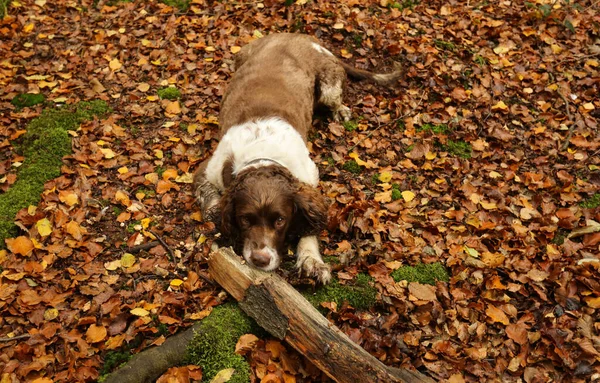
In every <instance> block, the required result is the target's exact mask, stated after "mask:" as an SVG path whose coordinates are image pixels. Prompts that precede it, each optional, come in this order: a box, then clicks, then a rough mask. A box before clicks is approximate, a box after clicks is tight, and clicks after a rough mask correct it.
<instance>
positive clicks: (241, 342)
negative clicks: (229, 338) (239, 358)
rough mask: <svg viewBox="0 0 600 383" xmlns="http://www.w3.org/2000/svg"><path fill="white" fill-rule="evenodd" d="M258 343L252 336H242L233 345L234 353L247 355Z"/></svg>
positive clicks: (254, 336)
mask: <svg viewBox="0 0 600 383" xmlns="http://www.w3.org/2000/svg"><path fill="white" fill-rule="evenodd" d="M256 342H258V338H257V337H256V335H254V334H244V335H242V336H241V337H240V339H238V341H237V343H236V345H235V353H236V354H240V355H245V354H247V353H248V352H249V351H250V350H252V349H253V348H254V345H255V344H256Z"/></svg>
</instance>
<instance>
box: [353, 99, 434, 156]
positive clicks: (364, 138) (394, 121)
mask: <svg viewBox="0 0 600 383" xmlns="http://www.w3.org/2000/svg"><path fill="white" fill-rule="evenodd" d="M425 93H426V92H425V91H423V93H422V94H421V99H420V100H419V102H418V103H417V105H416V106H415V107H414V108H412V109H411V110H409V111H408V112H406V113H404V114H403V115H402V116H400V117H398V118H396V119H394V120H392V121H390V122H388V123H387V124H382V123H381V122H380V121H379V118H378V119H377V123H378V125H377V127H376V128H375V129H373V130H371V131H370V132H369V133H368V134H367V135H366V136H364V137H363V138H361V139H360V140H359V141H358V142H357V143H356V145H354V146H353V147H351V148H350V149H348V153H352V151H353V150H354V149H356V148H357V147H358V145H360V144H362V143H363V142H365V140H367V139H368V138H370V137H371V136H372V135H373V133H375V132H376V131H378V130H379V129H380V128H381V127H382V126H390V125H392V124H395V123H397V122H398V121H400V120H402V119H403V118H404V117H406V116H408V115H409V114H411V113H412V112H414V111H415V110H416V109H417V108H418V107H419V106H421V102H423V98H425Z"/></svg>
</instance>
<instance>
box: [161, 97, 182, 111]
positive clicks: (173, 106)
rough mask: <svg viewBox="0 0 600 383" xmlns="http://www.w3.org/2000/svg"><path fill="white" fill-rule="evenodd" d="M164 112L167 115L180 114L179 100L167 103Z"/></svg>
mask: <svg viewBox="0 0 600 383" xmlns="http://www.w3.org/2000/svg"><path fill="white" fill-rule="evenodd" d="M165 111H166V112H167V113H169V114H179V113H181V106H180V105H179V100H175V101H169V102H168V103H167V106H166V108H165Z"/></svg>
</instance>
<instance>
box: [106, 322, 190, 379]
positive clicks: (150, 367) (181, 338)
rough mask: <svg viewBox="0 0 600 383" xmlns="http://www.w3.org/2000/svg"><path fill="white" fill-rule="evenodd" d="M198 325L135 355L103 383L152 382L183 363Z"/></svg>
mask: <svg viewBox="0 0 600 383" xmlns="http://www.w3.org/2000/svg"><path fill="white" fill-rule="evenodd" d="M200 323H201V322H198V323H196V324H195V325H194V326H192V327H190V328H188V329H187V330H185V331H183V332H181V333H179V334H177V335H175V336H172V337H169V338H168V339H167V340H166V341H165V343H163V344H162V345H160V346H157V347H152V348H149V349H147V350H144V351H142V352H140V353H139V354H135V355H134V356H133V358H132V359H131V360H130V361H129V362H127V364H126V365H125V366H123V367H121V368H119V369H118V370H116V371H114V372H113V373H111V374H110V375H108V377H107V378H106V379H105V380H104V383H144V382H154V381H155V380H156V379H158V377H160V376H161V375H162V374H163V373H164V372H165V371H166V370H168V369H169V368H170V367H173V366H177V365H179V364H181V363H183V361H184V358H185V353H186V350H187V345H188V343H189V342H190V341H191V340H192V338H193V337H194V334H195V332H198V328H199V325H200Z"/></svg>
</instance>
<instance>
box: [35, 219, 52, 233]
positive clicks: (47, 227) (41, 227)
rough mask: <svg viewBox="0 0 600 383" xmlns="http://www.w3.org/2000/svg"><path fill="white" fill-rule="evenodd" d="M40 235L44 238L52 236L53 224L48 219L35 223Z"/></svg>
mask: <svg viewBox="0 0 600 383" xmlns="http://www.w3.org/2000/svg"><path fill="white" fill-rule="evenodd" d="M35 227H36V228H37V231H38V233H39V234H40V235H41V236H42V237H47V236H49V235H50V234H52V224H51V223H50V221H48V218H42V219H40V220H39V221H37V222H36V223H35Z"/></svg>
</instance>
